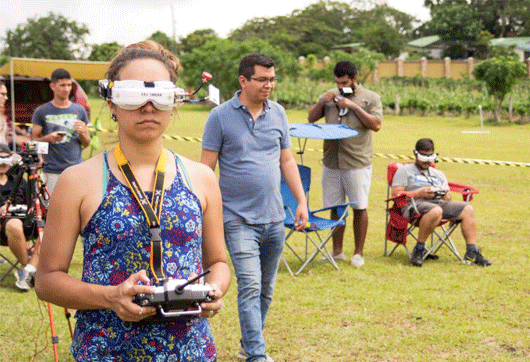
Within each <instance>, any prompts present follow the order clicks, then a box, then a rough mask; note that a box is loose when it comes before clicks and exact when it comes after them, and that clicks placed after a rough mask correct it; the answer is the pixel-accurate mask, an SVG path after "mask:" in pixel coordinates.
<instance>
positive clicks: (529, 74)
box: [526, 58, 530, 78]
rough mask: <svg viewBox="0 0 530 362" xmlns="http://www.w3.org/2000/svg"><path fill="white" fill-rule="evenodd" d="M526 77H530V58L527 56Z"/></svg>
mask: <svg viewBox="0 0 530 362" xmlns="http://www.w3.org/2000/svg"><path fill="white" fill-rule="evenodd" d="M526 77H527V78H530V58H526Z"/></svg>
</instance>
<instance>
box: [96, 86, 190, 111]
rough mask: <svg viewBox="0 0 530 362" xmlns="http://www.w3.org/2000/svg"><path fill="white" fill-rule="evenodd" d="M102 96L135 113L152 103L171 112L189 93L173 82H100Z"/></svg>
mask: <svg viewBox="0 0 530 362" xmlns="http://www.w3.org/2000/svg"><path fill="white" fill-rule="evenodd" d="M99 92H100V95H101V96H102V97H103V98H105V99H106V100H108V101H111V102H112V103H113V104H115V105H117V106H118V107H120V108H122V109H125V110H128V111H133V110H135V109H138V108H141V107H143V106H144V105H145V104H146V103H147V102H151V103H152V104H153V107H155V108H156V109H158V110H159V111H170V110H172V109H173V108H174V107H176V106H178V105H179V104H182V103H183V101H184V100H185V99H186V97H187V93H186V92H184V90H183V89H182V88H179V87H175V84H173V82H171V81H154V82H144V81H141V80H136V79H129V80H116V81H109V80H107V79H104V80H100V81H99Z"/></svg>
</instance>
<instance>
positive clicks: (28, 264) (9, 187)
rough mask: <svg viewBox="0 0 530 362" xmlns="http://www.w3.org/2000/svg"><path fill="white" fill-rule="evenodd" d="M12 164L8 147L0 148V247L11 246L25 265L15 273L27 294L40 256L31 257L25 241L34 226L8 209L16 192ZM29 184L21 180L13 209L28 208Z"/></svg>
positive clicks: (34, 254) (36, 252) (18, 284)
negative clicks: (16, 207) (10, 198)
mask: <svg viewBox="0 0 530 362" xmlns="http://www.w3.org/2000/svg"><path fill="white" fill-rule="evenodd" d="M12 164H13V154H12V153H11V150H10V149H9V147H8V146H7V145H5V144H0V205H2V206H0V215H2V216H1V217H0V245H4V246H9V249H11V251H12V252H13V254H14V255H15V257H16V258H17V260H18V261H19V262H20V264H22V266H23V267H22V268H20V269H18V270H17V271H15V278H16V280H17V281H16V283H15V285H16V286H17V288H18V289H20V290H22V291H28V290H29V289H30V285H31V284H32V283H33V277H34V276H35V273H36V271H37V264H38V262H39V253H38V251H37V250H34V251H33V255H32V256H31V259H30V256H29V255H28V246H27V243H26V238H27V237H30V236H32V234H33V233H34V231H35V230H34V228H33V224H31V223H25V222H24V220H22V219H20V218H18V217H17V216H16V215H12V210H11V209H10V210H8V209H7V204H6V202H7V199H8V198H9V196H10V195H11V194H12V193H13V189H14V188H15V186H16V185H15V179H14V177H12V176H8V175H7V171H8V170H9V169H10V167H11V165H12ZM27 201H28V200H27V184H26V182H25V181H24V180H23V179H22V180H21V182H20V185H19V187H18V188H17V189H16V191H15V192H14V197H13V200H12V207H13V206H16V205H24V206H26V207H27Z"/></svg>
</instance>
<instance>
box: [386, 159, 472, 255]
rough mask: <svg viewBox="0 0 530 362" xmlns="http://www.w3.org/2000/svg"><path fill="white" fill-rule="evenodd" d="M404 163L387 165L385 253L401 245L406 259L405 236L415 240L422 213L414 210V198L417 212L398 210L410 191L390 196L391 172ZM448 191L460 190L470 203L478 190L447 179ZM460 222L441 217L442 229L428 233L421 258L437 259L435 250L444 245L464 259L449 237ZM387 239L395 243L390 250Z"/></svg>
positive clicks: (405, 202)
mask: <svg viewBox="0 0 530 362" xmlns="http://www.w3.org/2000/svg"><path fill="white" fill-rule="evenodd" d="M403 165H404V163H399V162H393V163H390V164H389V165H388V169H387V181H388V185H387V194H386V197H387V199H386V223H385V225H386V232H385V253H384V255H385V256H391V255H392V253H393V252H394V251H395V250H396V249H397V247H398V246H400V245H403V247H404V248H405V251H406V252H407V254H408V256H409V258H410V257H411V253H410V251H409V249H408V247H407V236H409V235H410V236H411V237H412V238H414V239H415V240H416V241H417V240H418V238H417V234H416V233H414V232H413V231H414V229H416V228H417V227H418V226H419V221H420V219H421V216H422V215H421V214H420V213H419V212H418V211H417V209H416V207H415V204H414V200H413V199H412V203H413V210H415V211H416V212H411V215H410V216H409V217H408V218H406V217H404V216H403V215H402V213H401V207H402V206H406V205H407V202H408V201H409V200H410V199H411V194H410V193H407V192H403V193H401V194H400V195H398V196H395V197H391V193H392V180H393V179H394V174H395V173H396V171H397V170H398V168H399V167H401V166H403ZM449 190H450V191H451V192H455V193H459V194H460V195H462V198H463V200H464V201H465V202H470V201H471V200H472V199H473V195H474V194H478V190H477V189H475V188H473V187H471V186H467V185H461V184H457V183H453V182H449ZM459 223H460V222H459V221H456V222H450V221H449V220H446V219H442V220H441V221H440V224H439V225H438V226H439V227H440V230H441V231H437V229H435V230H434V231H433V233H432V234H431V246H430V248H429V249H428V250H427V253H425V256H424V259H426V258H434V259H436V258H437V256H436V253H437V252H438V250H439V249H440V248H441V247H442V246H443V245H445V246H447V248H448V249H449V250H450V251H451V252H452V253H453V254H454V255H455V256H456V257H457V258H458V259H459V260H460V261H462V262H464V259H462V257H461V256H460V254H459V253H458V250H457V249H456V247H455V244H454V243H453V240H452V239H451V234H452V233H453V231H454V230H455V229H456V228H457V226H458V224H459ZM388 241H392V242H394V243H395V244H396V245H394V247H393V248H392V249H391V250H390V251H389V249H390V246H389V245H388Z"/></svg>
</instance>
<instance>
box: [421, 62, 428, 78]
mask: <svg viewBox="0 0 530 362" xmlns="http://www.w3.org/2000/svg"><path fill="white" fill-rule="evenodd" d="M420 64H421V76H422V77H423V78H426V77H427V58H425V57H421V63H420Z"/></svg>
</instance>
